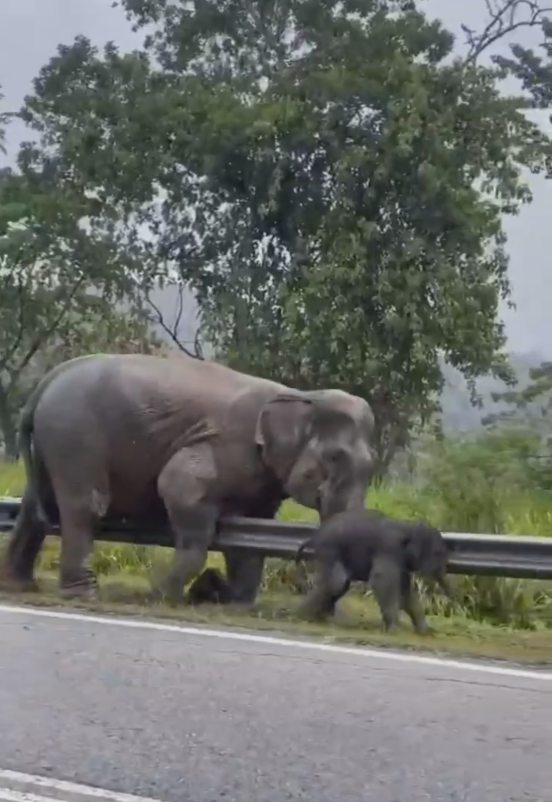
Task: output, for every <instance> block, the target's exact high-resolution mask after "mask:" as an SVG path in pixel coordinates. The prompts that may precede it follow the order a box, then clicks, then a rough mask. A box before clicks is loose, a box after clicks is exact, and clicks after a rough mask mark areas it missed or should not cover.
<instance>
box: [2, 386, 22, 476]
mask: <svg viewBox="0 0 552 802" xmlns="http://www.w3.org/2000/svg"><path fill="white" fill-rule="evenodd" d="M0 439H1V441H2V445H3V452H4V459H6V460H8V461H10V462H12V461H15V460H16V459H17V457H18V453H17V415H16V413H15V411H14V410H13V409H12V406H11V404H10V400H9V398H8V395H7V393H6V391H5V390H4V388H3V387H2V385H0Z"/></svg>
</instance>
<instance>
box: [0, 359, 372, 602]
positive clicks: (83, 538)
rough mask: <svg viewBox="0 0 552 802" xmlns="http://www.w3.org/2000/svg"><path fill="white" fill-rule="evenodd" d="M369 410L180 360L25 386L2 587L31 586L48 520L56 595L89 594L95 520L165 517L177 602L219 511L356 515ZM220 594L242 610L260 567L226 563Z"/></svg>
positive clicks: (114, 364)
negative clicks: (55, 548) (18, 495)
mask: <svg viewBox="0 0 552 802" xmlns="http://www.w3.org/2000/svg"><path fill="white" fill-rule="evenodd" d="M373 425H374V421H373V415H372V411H371V409H370V406H369V405H368V404H367V403H366V401H364V400H363V399H361V398H358V397H356V396H353V395H349V394H348V393H345V392H343V391H340V390H316V391H312V392H300V391H298V390H294V389H290V388H288V387H286V386H284V385H282V384H278V383H276V382H273V381H268V380H265V379H260V378H258V377H254V376H250V375H247V374H244V373H239V372H237V371H235V370H231V369H230V368H227V367H225V366H223V365H220V364H218V363H216V362H210V361H201V360H197V359H194V358H192V357H187V356H177V357H169V358H161V357H154V356H145V355H134V354H125V355H119V354H117V355H108V354H92V355H89V356H86V357H79V358H77V359H73V360H70V361H68V362H64V363H63V364H61V365H59V366H58V367H57V368H54V370H53V371H51V372H50V373H49V374H47V375H46V376H45V377H44V378H43V379H42V381H41V382H40V383H39V384H38V386H37V388H36V389H35V391H34V392H33V394H32V395H31V396H30V398H29V400H28V402H27V404H26V406H25V408H24V411H23V414H22V418H21V426H20V435H19V447H20V454H21V456H22V457H23V459H24V463H25V469H26V474H27V488H26V490H25V493H24V496H23V499H22V505H21V511H20V514H19V517H18V519H17V522H16V525H15V528H14V531H13V534H12V538H11V542H10V544H9V546H8V549H7V554H6V559H5V562H4V568H3V572H2V573H3V576H4V580H5V581H8V582H11V583H15V585H16V587H25V586H29V585H31V586H34V565H35V562H36V558H37V556H38V554H39V552H40V549H41V546H42V543H43V541H44V537H45V534H46V523H47V522H50V523H60V525H61V530H62V546H61V560H60V588H61V592H62V593H63V594H64V595H67V596H74V595H76V596H89V595H93V594H94V593H95V592H96V582H95V578H94V576H93V573H92V571H91V570H90V567H89V558H90V555H91V551H92V548H93V538H94V531H95V528H96V524H97V522H98V521H99V519H101V518H106V517H107V518H111V517H112V516H117V517H118V516H123V517H127V518H131V519H132V518H139V519H140V520H147V521H150V522H162V521H166V520H167V518H168V521H169V523H170V525H171V529H172V531H173V534H174V546H175V559H174V565H173V567H172V569H171V572H170V574H169V576H168V577H167V578H166V588H165V592H166V593H168V594H169V595H170V597H171V598H173V599H174V600H178V599H181V598H182V593H183V588H184V586H185V585H186V584H187V583H188V582H189V581H190V580H191V579H192V578H193V577H195V576H196V575H198V574H199V573H200V572H201V571H202V570H203V568H204V566H205V562H206V558H207V553H208V549H209V546H210V544H211V542H212V540H213V536H214V534H215V530H216V523H217V520H218V518H219V517H220V516H221V515H245V516H251V517H262V518H272V517H274V516H275V514H276V512H277V510H278V507H279V506H280V504H281V502H282V500H283V499H285V498H288V497H293V498H294V499H295V500H296V501H298V502H299V503H300V504H303V505H305V506H307V507H311V508H313V509H316V510H317V511H318V512H319V514H320V517H321V519H322V520H324V519H325V518H327V517H328V516H330V515H332V514H333V513H335V512H337V511H340V510H345V509H350V508H354V507H362V506H364V501H365V495H366V490H367V487H368V484H369V481H370V477H371V474H372V466H373V462H372V452H371V448H370V442H371V435H372V431H373ZM225 560H226V569H227V578H228V581H229V584H230V587H231V591H232V596H233V598H234V599H235V600H239V601H246V602H250V601H254V599H255V597H256V594H257V591H258V588H259V585H260V583H261V579H262V570H263V563H264V559H263V558H262V557H258V556H251V555H247V554H244V553H237V552H233V553H228V554H226V555H225Z"/></svg>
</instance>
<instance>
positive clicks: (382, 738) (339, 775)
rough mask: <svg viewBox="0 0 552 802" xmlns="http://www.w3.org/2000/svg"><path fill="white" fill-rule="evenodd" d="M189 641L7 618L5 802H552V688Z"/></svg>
mask: <svg viewBox="0 0 552 802" xmlns="http://www.w3.org/2000/svg"><path fill="white" fill-rule="evenodd" d="M56 616H57V617H56ZM174 630H175V627H170V626H166V627H164V626H163V625H161V626H155V625H153V626H151V627H147V626H146V627H144V626H141V624H140V622H136V621H134V622H124V621H123V622H119V623H118V622H117V621H115V620H109V619H108V620H107V622H102V621H101V619H100V620H98V619H92V620H90V619H89V620H86V619H85V618H84V616H78V615H76V616H74V617H73V618H72V617H71V616H64V615H63V613H61V614H55V613H54V614H52V612H50V613H49V614H48V612H47V611H43V612H40V611H37V612H36V613H33V612H32V611H22V610H21V609H19V610H17V611H9V608H0V800H4V802H51V800H52V799H55V800H62V801H63V802H107V801H108V800H109V802H144V800H143V799H142V800H139V799H132V798H130V797H125V795H124V794H134V795H137V796H139V797H142V798H143V797H148V798H149V799H148V800H147V802H151V800H152V799H153V800H161V801H166V802H234V800H236V802H238V801H239V802H284V801H285V802H287V800H312V801H313V802H428V800H429V801H430V802H445V800H446V802H461V801H462V800H466V801H468V800H469V802H508V801H509V800H512V802H514V801H515V802H537V801H538V802H544V801H546V800H548V801H549V800H551V799H552V760H551V754H552V674H550V673H545V672H542V673H539V672H538V671H534V672H531V671H523V670H516V669H515V668H511V669H508V668H502V669H499V668H496V667H492V666H485V665H483V664H481V665H480V666H477V665H473V664H469V663H468V664H466V665H462V664H461V663H454V662H453V661H440V660H438V659H436V658H435V659H431V658H428V659H427V660H426V661H425V662H424V660H420V659H419V658H416V657H414V656H408V655H404V656H402V657H401V656H398V657H393V655H385V654H384V653H377V652H369V651H368V652H364V653H363V652H362V650H360V649H358V650H354V649H353V650H350V651H347V650H346V649H343V648H339V647H335V648H333V649H332V648H331V647H326V648H318V647H317V646H316V645H313V644H310V645H309V644H301V643H297V644H294V643H292V642H290V641H280V642H278V641H277V640H276V639H275V638H273V639H271V638H269V637H264V638H263V637H261V636H254V635H252V636H249V637H248V636H247V635H244V636H242V635H240V633H224V632H219V633H214V634H211V635H210V636H209V635H205V634H201V632H198V631H197V630H195V631H194V630H193V629H192V628H190V629H187V630H182V631H174ZM101 789H109V790H101Z"/></svg>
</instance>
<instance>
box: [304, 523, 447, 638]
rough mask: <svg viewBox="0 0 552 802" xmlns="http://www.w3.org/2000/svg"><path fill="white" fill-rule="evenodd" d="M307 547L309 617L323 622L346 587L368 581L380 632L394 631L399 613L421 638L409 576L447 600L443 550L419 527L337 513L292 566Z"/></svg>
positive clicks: (436, 537) (434, 534) (439, 540)
mask: <svg viewBox="0 0 552 802" xmlns="http://www.w3.org/2000/svg"><path fill="white" fill-rule="evenodd" d="M307 547H311V548H312V549H313V551H314V558H315V561H316V565H317V574H316V580H315V587H314V588H313V590H312V591H311V593H310V594H309V595H308V597H307V599H306V601H305V604H304V611H305V612H306V613H308V614H309V616H310V617H315V618H325V617H326V616H327V615H329V614H330V613H333V612H334V609H335V605H336V602H337V601H338V600H339V599H340V598H341V597H342V596H343V595H344V594H345V593H346V592H347V591H348V589H349V587H350V584H351V582H368V581H369V582H370V584H371V586H372V590H373V592H374V596H375V598H376V601H377V603H378V605H379V608H380V612H381V616H382V619H383V626H384V629H386V630H388V631H389V630H393V629H395V628H396V626H397V624H398V619H399V611H400V610H401V609H402V610H404V611H405V612H406V613H407V614H408V615H409V617H410V619H411V621H412V624H413V626H414V629H415V631H416V632H417V633H418V634H420V635H423V634H428V633H429V632H430V627H429V625H428V623H427V621H426V620H425V618H424V614H423V611H422V608H421V606H420V602H419V600H418V597H417V595H416V591H415V589H414V588H413V587H412V574H413V573H419V574H420V575H421V576H423V577H426V578H429V579H434V580H436V581H437V582H438V583H439V584H440V585H441V587H442V588H443V590H444V591H445V593H446V594H447V596H449V597H451V598H452V592H451V588H450V586H449V583H448V580H447V577H446V572H447V559H448V549H447V545H446V543H445V541H444V539H443V536H442V535H441V533H440V532H439V530H438V529H435V528H434V527H433V526H430V525H429V524H428V523H426V522H424V521H401V520H397V519H394V518H389V517H388V516H386V515H384V514H383V513H380V512H379V511H377V510H355V511H346V512H341V513H338V514H336V515H334V516H333V517H332V518H330V519H328V520H327V521H325V522H324V523H323V524H322V526H321V527H320V528H319V529H318V531H317V532H316V534H315V535H313V537H311V538H309V540H307V541H306V542H305V543H303V544H302V546H301V547H300V548H299V550H298V552H297V555H296V557H295V561H296V562H298V561H299V560H300V558H301V555H302V554H303V552H304V550H305V549H306V548H307Z"/></svg>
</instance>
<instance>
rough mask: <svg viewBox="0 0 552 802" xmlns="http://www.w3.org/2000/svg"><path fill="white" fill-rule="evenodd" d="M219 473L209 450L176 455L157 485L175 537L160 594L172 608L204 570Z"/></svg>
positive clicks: (213, 525)
mask: <svg viewBox="0 0 552 802" xmlns="http://www.w3.org/2000/svg"><path fill="white" fill-rule="evenodd" d="M215 480H216V469H215V464H214V459H213V457H212V453H211V448H210V446H207V445H204V444H201V445H199V446H195V447H194V448H193V449H192V448H190V449H188V448H184V449H182V450H181V451H179V452H178V453H177V454H175V455H174V456H173V457H172V459H171V460H170V461H169V462H168V463H167V465H166V466H165V468H164V469H163V470H162V471H161V473H160V475H159V479H158V482H157V486H158V490H159V495H160V496H161V498H162V499H163V502H164V504H165V508H166V510H167V514H168V516H169V521H170V524H171V528H172V530H173V534H174V548H175V552H174V564H173V568H172V570H171V571H170V573H169V575H168V576H167V577H166V578H165V580H164V581H163V582H162V583H161V587H160V590H161V591H162V592H163V593H164V594H165V595H166V596H167V597H168V599H169V601H170V602H171V603H172V604H178V603H179V602H182V601H183V594H184V588H185V586H186V585H187V584H188V583H189V582H190V581H191V580H192V579H194V578H195V577H196V576H197V575H198V574H200V573H201V572H202V571H203V569H204V568H205V564H206V562H207V556H208V552H209V546H210V545H211V543H212V542H213V538H214V536H215V534H216V526H217V520H218V507H217V506H216V505H215V504H214V503H213V502H212V501H210V500H209V499H210V496H211V492H210V491H211V489H212V487H213V485H214V484H215Z"/></svg>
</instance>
